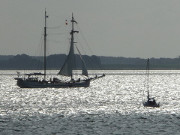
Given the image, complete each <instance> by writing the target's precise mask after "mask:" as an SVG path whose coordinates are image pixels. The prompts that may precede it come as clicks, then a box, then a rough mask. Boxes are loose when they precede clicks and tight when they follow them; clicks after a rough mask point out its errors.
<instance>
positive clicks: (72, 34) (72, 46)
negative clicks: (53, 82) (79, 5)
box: [70, 13, 79, 79]
mask: <svg viewBox="0 0 180 135" xmlns="http://www.w3.org/2000/svg"><path fill="white" fill-rule="evenodd" d="M71 23H72V30H71V32H70V35H71V51H73V54H74V43H75V42H74V33H79V31H75V30H74V23H76V24H77V22H76V21H75V20H74V17H73V13H72V20H71ZM71 79H73V72H72V74H71Z"/></svg>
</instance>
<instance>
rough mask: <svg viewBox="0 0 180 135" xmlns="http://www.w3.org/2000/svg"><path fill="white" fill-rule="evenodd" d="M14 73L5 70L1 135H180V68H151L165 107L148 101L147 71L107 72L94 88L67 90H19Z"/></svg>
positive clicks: (1, 84)
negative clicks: (171, 69)
mask: <svg viewBox="0 0 180 135" xmlns="http://www.w3.org/2000/svg"><path fill="white" fill-rule="evenodd" d="M96 72H97V73H99V72H100V71H96ZM14 73H16V71H0V74H3V75H1V76H0V88H1V89H0V134H1V135H21V134H25V135H31V134H33V135H35V134H38V135H68V134H80V135H81V134H82V135H86V134H87V135H89V134H98V135H106V134H107V135H109V134H114V135H118V134H128V135H129V134H133V135H144V134H145V135H146V134H147V135H151V134H161V135H168V134H173V135H176V134H177V135H179V134H180V71H170V70H169V71H151V75H150V82H149V85H150V90H151V95H152V96H154V97H155V98H156V99H157V101H158V102H160V104H161V107H160V108H144V107H143V105H142V101H143V100H145V99H146V91H145V90H146V89H145V86H144V84H145V83H144V81H145V75H144V73H145V71H105V73H106V74H108V75H107V76H106V77H105V78H102V79H99V80H96V81H94V82H92V83H91V86H90V87H89V88H67V89H62V88H59V89H51V88H46V89H22V88H18V87H17V86H16V81H15V80H14V79H13V78H14V77H16V76H15V75H7V74H14ZM91 73H93V72H91Z"/></svg>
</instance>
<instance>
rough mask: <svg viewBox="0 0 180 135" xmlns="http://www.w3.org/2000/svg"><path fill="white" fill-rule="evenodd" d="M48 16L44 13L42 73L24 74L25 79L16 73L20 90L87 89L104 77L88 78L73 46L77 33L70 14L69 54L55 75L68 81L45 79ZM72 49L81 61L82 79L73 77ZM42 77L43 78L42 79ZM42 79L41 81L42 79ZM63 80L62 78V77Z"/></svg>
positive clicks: (73, 56)
mask: <svg viewBox="0 0 180 135" xmlns="http://www.w3.org/2000/svg"><path fill="white" fill-rule="evenodd" d="M47 18H48V16H47V15H46V11H45V26H44V73H30V74H25V75H26V77H21V76H20V73H19V72H18V77H16V78H15V80H17V85H18V86H19V87H21V88H66V87H89V85H90V81H92V80H95V79H98V78H101V77H104V76H105V74H102V75H99V76H98V75H95V76H94V77H89V75H88V70H87V68H86V64H85V62H84V60H83V58H82V56H81V53H80V51H79V49H78V48H77V46H76V45H74V43H76V42H74V34H75V33H79V31H76V30H74V25H75V24H77V22H76V21H75V19H74V17H73V14H72V19H71V23H72V30H71V32H70V36H71V41H70V49H69V54H68V56H67V58H66V60H65V62H64V64H63V66H62V68H61V70H60V71H59V72H58V74H57V75H59V76H60V75H61V76H66V77H68V78H70V79H69V80H63V79H59V78H58V77H53V78H50V79H47V77H46V37H47V30H46V19H47ZM74 48H76V49H77V52H78V53H79V57H80V60H81V63H82V64H81V71H82V74H81V75H82V76H83V78H78V79H75V78H74V75H73V70H75V69H76V67H75V66H76V64H75V54H74ZM42 76H44V77H42ZM42 78H43V79H42ZM62 78H63V77H62Z"/></svg>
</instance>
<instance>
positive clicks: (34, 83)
mask: <svg viewBox="0 0 180 135" xmlns="http://www.w3.org/2000/svg"><path fill="white" fill-rule="evenodd" d="M15 79H16V80H17V85H18V86H19V87H20V88H68V87H89V85H90V79H87V80H77V81H69V82H61V81H38V80H29V79H27V80H24V79H22V78H15Z"/></svg>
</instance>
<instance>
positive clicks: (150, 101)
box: [143, 59, 160, 107]
mask: <svg viewBox="0 0 180 135" xmlns="http://www.w3.org/2000/svg"><path fill="white" fill-rule="evenodd" d="M146 74H147V80H146V86H147V101H146V102H144V103H143V105H144V107H160V103H156V100H155V98H154V97H150V95H149V59H148V60H147V66H146Z"/></svg>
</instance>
